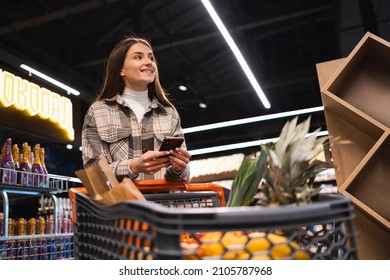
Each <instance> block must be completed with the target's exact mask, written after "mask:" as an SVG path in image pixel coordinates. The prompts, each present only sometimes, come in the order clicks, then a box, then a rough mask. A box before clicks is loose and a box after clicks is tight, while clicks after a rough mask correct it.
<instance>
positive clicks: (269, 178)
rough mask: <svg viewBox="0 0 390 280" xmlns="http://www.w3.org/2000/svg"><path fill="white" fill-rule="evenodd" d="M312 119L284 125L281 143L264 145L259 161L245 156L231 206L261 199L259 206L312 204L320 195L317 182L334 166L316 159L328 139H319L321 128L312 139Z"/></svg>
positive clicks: (234, 188) (235, 179)
mask: <svg viewBox="0 0 390 280" xmlns="http://www.w3.org/2000/svg"><path fill="white" fill-rule="evenodd" d="M310 120H311V117H308V118H307V119H306V120H305V121H303V122H301V123H298V118H297V117H295V118H294V119H292V120H291V121H288V122H286V124H285V125H284V127H283V129H282V131H281V133H280V137H279V140H278V141H277V142H276V143H267V144H264V145H262V146H261V152H260V155H259V156H257V157H256V158H253V157H252V158H250V157H245V158H244V160H243V162H242V164H241V166H240V168H239V170H238V172H237V174H236V177H235V178H234V180H233V183H232V188H231V193H230V196H229V200H228V203H227V206H248V205H251V203H252V202H253V201H254V198H255V199H257V204H259V205H283V204H288V203H295V204H307V203H310V202H311V201H312V199H313V197H315V196H316V195H317V194H318V193H319V192H320V190H321V189H320V188H314V186H313V184H314V179H315V177H316V176H317V175H318V174H319V173H320V172H322V171H324V170H326V169H329V168H332V167H333V165H332V164H331V163H328V162H325V161H321V160H318V159H316V157H317V155H318V154H319V153H320V152H321V149H322V148H323V147H328V146H329V145H328V142H327V140H328V138H327V137H317V134H318V132H319V131H320V129H317V130H315V131H314V132H313V133H311V134H310V135H309V136H307V135H308V134H309V129H310Z"/></svg>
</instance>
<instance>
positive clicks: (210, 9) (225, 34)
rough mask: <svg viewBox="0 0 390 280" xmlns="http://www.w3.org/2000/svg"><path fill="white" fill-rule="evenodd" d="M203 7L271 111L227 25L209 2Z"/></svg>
mask: <svg viewBox="0 0 390 280" xmlns="http://www.w3.org/2000/svg"><path fill="white" fill-rule="evenodd" d="M201 1H202V3H203V5H204V6H205V8H206V10H207V12H208V13H209V14H210V16H211V18H212V19H213V21H214V23H215V24H216V25H217V27H218V29H219V31H220V32H221V34H222V36H223V37H224V38H225V40H226V42H227V43H228V45H229V47H230V49H231V50H232V51H233V54H234V55H235V57H236V59H237V60H238V63H239V64H240V66H241V68H242V70H243V71H244V73H245V75H246V76H247V77H248V79H249V82H250V83H251V84H252V87H253V88H254V90H255V91H256V93H257V95H258V96H259V98H260V100H261V102H262V103H263V105H264V107H265V108H267V109H269V108H271V104H270V103H269V101H268V99H267V97H266V96H265V94H264V92H263V90H262V89H261V87H260V85H259V83H258V82H257V80H256V78H255V76H254V75H253V73H252V71H251V69H250V68H249V66H248V64H247V63H246V61H245V59H244V57H243V56H242V54H241V52H240V50H239V48H238V47H237V45H236V43H235V42H234V40H233V38H232V37H231V36H230V34H229V32H228V30H227V29H226V27H225V25H224V24H223V22H222V20H221V19H220V18H219V16H218V14H217V12H216V11H215V10H214V8H213V6H212V5H211V3H210V1H209V0H201Z"/></svg>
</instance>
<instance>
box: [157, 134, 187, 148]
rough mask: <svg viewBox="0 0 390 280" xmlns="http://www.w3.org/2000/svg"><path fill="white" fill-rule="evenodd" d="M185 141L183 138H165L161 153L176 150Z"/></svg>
mask: <svg viewBox="0 0 390 280" xmlns="http://www.w3.org/2000/svg"><path fill="white" fill-rule="evenodd" d="M183 141H184V138H183V137H165V138H164V140H163V142H162V144H161V147H160V151H170V150H175V149H176V148H178V147H180V146H181V144H183Z"/></svg>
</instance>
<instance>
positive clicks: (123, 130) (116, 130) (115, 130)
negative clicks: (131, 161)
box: [99, 126, 130, 144]
mask: <svg viewBox="0 0 390 280" xmlns="http://www.w3.org/2000/svg"><path fill="white" fill-rule="evenodd" d="M99 136H100V139H102V141H104V142H107V143H110V144H112V143H116V142H118V141H120V140H123V139H128V138H129V136H130V128H129V127H117V126H113V127H110V128H104V129H100V130H99Z"/></svg>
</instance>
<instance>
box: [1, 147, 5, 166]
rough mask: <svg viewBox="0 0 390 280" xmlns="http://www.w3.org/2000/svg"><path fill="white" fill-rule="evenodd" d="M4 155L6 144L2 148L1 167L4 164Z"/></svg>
mask: <svg viewBox="0 0 390 280" xmlns="http://www.w3.org/2000/svg"><path fill="white" fill-rule="evenodd" d="M4 154H5V142H4V144H3V147H2V148H1V154H0V165H1V164H2V162H3V158H4Z"/></svg>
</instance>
